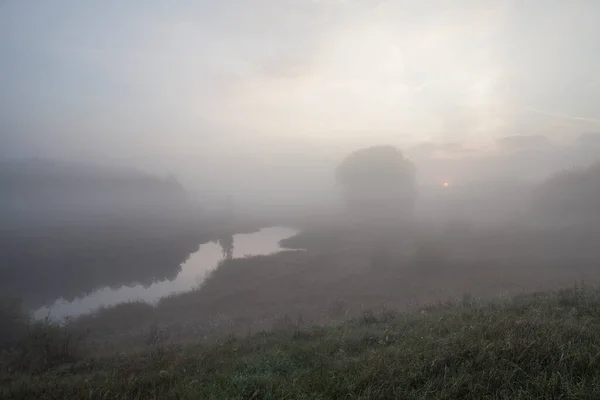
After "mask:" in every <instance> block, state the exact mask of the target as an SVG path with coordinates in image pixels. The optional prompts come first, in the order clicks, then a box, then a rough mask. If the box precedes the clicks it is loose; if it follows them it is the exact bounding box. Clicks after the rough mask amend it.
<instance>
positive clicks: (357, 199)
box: [336, 146, 417, 223]
mask: <svg viewBox="0 0 600 400" xmlns="http://www.w3.org/2000/svg"><path fill="white" fill-rule="evenodd" d="M336 180H337V182H338V184H339V185H340V187H341V191H342V196H343V198H344V200H345V201H346V205H347V206H348V208H349V210H350V211H351V212H352V214H353V215H354V216H355V217H358V218H360V219H363V220H364V221H372V222H390V221H393V222H394V223H397V222H399V221H402V220H406V219H407V218H409V217H410V216H412V214H413V211H414V205H415V201H416V197H417V186H416V180H415V167H414V165H413V164H412V163H411V162H410V161H409V160H408V159H406V158H404V156H403V155H402V153H401V152H400V151H399V150H398V149H396V148H395V147H393V146H375V147H369V148H366V149H361V150H358V151H355V152H354V153H352V154H350V155H349V156H348V157H346V159H344V160H343V161H342V163H341V164H340V165H339V166H338V168H337V170H336Z"/></svg>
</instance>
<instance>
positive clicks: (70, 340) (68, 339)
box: [0, 298, 84, 374]
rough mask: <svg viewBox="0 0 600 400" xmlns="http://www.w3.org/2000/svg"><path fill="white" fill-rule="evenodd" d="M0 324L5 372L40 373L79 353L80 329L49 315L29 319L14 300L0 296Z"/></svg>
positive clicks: (0, 359) (0, 352) (0, 360)
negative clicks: (37, 318) (71, 327)
mask: <svg viewBox="0 0 600 400" xmlns="http://www.w3.org/2000/svg"><path fill="white" fill-rule="evenodd" d="M0 325H1V326H2V329H1V330H0V332H1V334H0V368H1V370H2V372H3V373H5V374H12V373H15V372H28V373H38V372H43V371H46V370H48V369H50V368H53V367H56V366H58V365H62V364H65V363H71V362H74V361H77V360H79V359H80V357H81V355H82V346H81V344H82V339H83V336H84V335H83V333H82V332H77V331H74V330H72V329H69V328H67V327H66V326H65V325H64V324H60V323H58V322H54V321H51V320H50V319H49V318H47V319H44V320H33V319H32V318H31V316H30V315H29V314H28V312H27V311H25V309H24V308H23V307H22V305H21V303H20V302H19V301H17V300H15V299H8V298H5V299H0Z"/></svg>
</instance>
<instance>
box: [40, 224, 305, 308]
mask: <svg viewBox="0 0 600 400" xmlns="http://www.w3.org/2000/svg"><path fill="white" fill-rule="evenodd" d="M295 233H297V231H295V230H294V229H290V228H282V227H274V228H265V229H261V230H260V231H258V232H255V233H249V234H239V235H234V236H233V246H234V247H233V252H232V254H231V255H232V258H241V257H247V256H256V255H267V254H272V253H275V252H277V251H280V250H282V248H281V247H280V246H279V241H280V240H282V239H286V238H288V237H291V236H293V235H294V234H295ZM224 253H226V250H225V249H223V247H221V246H220V245H219V244H218V243H215V242H210V243H205V244H203V245H201V246H200V249H199V250H198V251H197V252H195V253H194V254H192V255H191V256H190V258H189V259H188V260H187V261H186V262H185V263H184V264H183V265H182V266H181V272H179V274H178V275H177V276H176V277H175V279H173V280H166V281H162V282H156V283H153V284H151V285H149V286H142V285H127V286H122V287H121V288H118V289H111V288H108V287H107V288H103V289H100V290H98V291H96V292H94V293H92V294H90V295H88V296H85V297H82V298H78V299H76V300H74V301H71V302H67V301H65V300H64V299H58V300H57V301H56V302H55V303H54V304H53V305H51V306H49V307H42V308H40V309H39V310H37V312H36V313H35V316H36V317H38V318H43V317H46V316H51V317H52V318H63V317H73V316H77V315H80V314H84V313H87V312H90V311H93V310H95V309H97V308H99V307H102V306H111V305H115V304H119V303H123V302H128V301H136V300H142V301H145V302H149V303H154V302H156V301H158V300H159V299H160V298H162V297H165V296H168V295H170V294H175V293H180V292H184V291H188V290H191V289H193V288H196V287H198V286H199V285H201V284H202V282H203V281H204V279H205V278H206V276H207V274H209V273H210V272H211V271H213V270H214V269H215V268H216V267H217V266H218V264H219V262H220V261H221V260H223V258H224V257H225V256H226V255H225V254H224ZM65 278H66V279H68V277H65Z"/></svg>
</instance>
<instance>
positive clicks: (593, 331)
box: [0, 287, 600, 400]
mask: <svg viewBox="0 0 600 400" xmlns="http://www.w3.org/2000/svg"><path fill="white" fill-rule="evenodd" d="M599 331H600V291H599V290H598V289H594V288H587V287H575V288H571V289H568V290H563V291H559V292H553V293H539V294H535V295H530V296H518V297H514V298H511V299H506V300H503V301H496V302H494V303H490V304H485V303H481V302H479V301H476V300H473V299H468V301H461V302H456V303H444V304H439V305H436V306H431V307H429V308H427V309H422V310H419V311H418V312H412V313H404V314H396V313H390V312H388V313H384V314H378V313H366V314H365V315H363V316H361V317H357V318H355V319H353V320H350V321H348V322H345V323H340V324H337V325H331V326H314V327H310V328H306V327H304V328H298V327H297V326H289V327H286V326H281V327H280V328H279V329H276V330H274V331H269V332H262V333H259V334H255V335H251V336H249V337H246V338H235V337H231V336H230V337H228V338H226V339H223V340H221V341H220V342H219V343H216V344H210V345H208V344H203V343H201V342H199V343H197V344H195V345H189V346H183V347H181V346H168V345H160V346H152V347H150V348H149V349H148V350H146V351H142V352H139V353H137V354H129V355H114V356H111V357H106V358H104V359H94V360H92V359H87V360H84V361H82V362H80V363H76V364H75V365H73V366H72V367H70V369H69V370H68V372H69V373H68V374H66V373H65V371H64V369H59V368H54V369H52V370H50V371H46V372H44V373H42V374H40V375H36V376H31V375H29V374H27V375H25V374H24V375H15V376H13V380H12V381H10V382H8V381H5V382H3V386H2V387H1V388H0V397H2V398H6V399H12V398H14V399H17V398H36V399H40V400H42V399H50V398H52V399H54V398H87V399H146V398H173V399H175V398H176V399H196V398H201V399H429V398H436V399H438V398H439V399H532V398H539V399H542V398H543V399H552V398H571V399H576V398H577V399H595V398H599V397H600V336H599V335H598V334H597V333H598V332H599Z"/></svg>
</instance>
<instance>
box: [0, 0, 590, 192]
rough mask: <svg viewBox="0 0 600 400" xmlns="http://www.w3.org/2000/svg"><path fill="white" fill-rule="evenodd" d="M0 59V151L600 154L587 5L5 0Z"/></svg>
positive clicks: (163, 159)
mask: <svg viewBox="0 0 600 400" xmlns="http://www.w3.org/2000/svg"><path fill="white" fill-rule="evenodd" d="M0 71H1V73H0V157H13V158H14V157H34V156H35V157H51V158H61V159H70V160H94V161H100V162H117V163H127V164H133V165H138V166H142V167H148V168H152V169H154V170H156V171H160V172H174V173H176V174H179V175H181V176H184V177H188V178H186V179H190V177H191V176H196V177H197V176H199V175H202V176H203V177H202V179H203V181H202V182H205V183H206V182H211V179H212V180H213V181H217V182H218V181H222V182H223V181H224V182H226V184H232V185H233V184H237V185H240V184H241V182H247V181H248V179H251V178H252V177H260V178H261V179H263V180H269V181H272V182H278V181H284V180H285V179H286V176H289V174H296V175H295V176H302V177H303V179H305V178H310V177H314V176H316V175H319V174H320V172H319V168H320V167H325V166H327V167H328V166H329V165H332V164H333V163H335V162H338V161H339V158H340V157H341V156H342V155H343V154H346V153H348V152H349V151H352V150H353V149H356V148H360V147H364V146H370V145H376V144H382V143H386V144H387V143H389V144H393V145H396V146H399V147H400V148H402V149H405V150H406V153H407V154H408V155H410V156H411V157H413V158H415V159H417V160H423V161H422V162H423V165H424V167H423V168H421V172H422V174H421V176H422V177H426V178H424V179H426V180H429V181H432V182H433V181H445V180H449V179H455V180H461V179H466V178H465V177H466V176H472V175H473V171H474V170H477V171H485V172H486V173H490V174H494V173H496V172H497V170H506V171H513V170H515V168H517V167H516V166H519V165H520V166H522V167H527V168H528V170H527V171H528V172H531V174H533V175H536V176H538V175H543V173H547V172H548V171H550V170H551V169H552V168H554V169H556V168H557V166H568V165H571V164H577V163H582V162H590V161H591V160H593V159H594V157H595V156H596V155H597V154H600V148H599V147H598V141H597V140H596V139H597V137H596V136H595V135H596V133H597V132H600V3H599V2H597V1H595V0H571V1H566V0H545V1H542V0H519V1H517V0H505V1H491V0H478V1H476V0H470V1H469V0H454V1H450V0H419V1H417V0H413V1H409V0H387V1H385V0H237V1H234V0H221V1H205V0H196V1H191V0H172V1H157V0H143V1H142V0H129V1H120V0H119V1H116V0H103V1H100V0H87V1H76V0H53V1H46V2H40V1H34V0H0ZM515 137H516V139H515ZM590 143H592V144H590ZM532 157H533V158H532ZM469 160H471V161H469ZM473 160H475V161H473ZM531 160H537V161H531ZM534 164H535V166H534V167H532V165H534ZM474 166H477V168H474ZM508 167H510V168H508ZM511 168H512V169H511ZM518 168H521V167H518ZM538 170H539V171H538ZM207 171H209V172H208V173H207ZM215 171H218V172H215ZM447 171H452V172H451V173H448V172H447ZM515 171H517V170H515ZM538 172H539V173H538ZM511 173H512V172H511ZM514 173H515V174H517V173H518V171H517V172H514ZM469 174H470V175H469ZM531 174H529V175H531ZM450 175H453V176H450ZM522 175H528V174H522ZM234 176H235V177H237V178H234ZM265 178H268V179H265ZM247 187H248V188H250V187H253V185H252V184H250V183H248V184H247ZM257 190H260V189H257Z"/></svg>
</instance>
